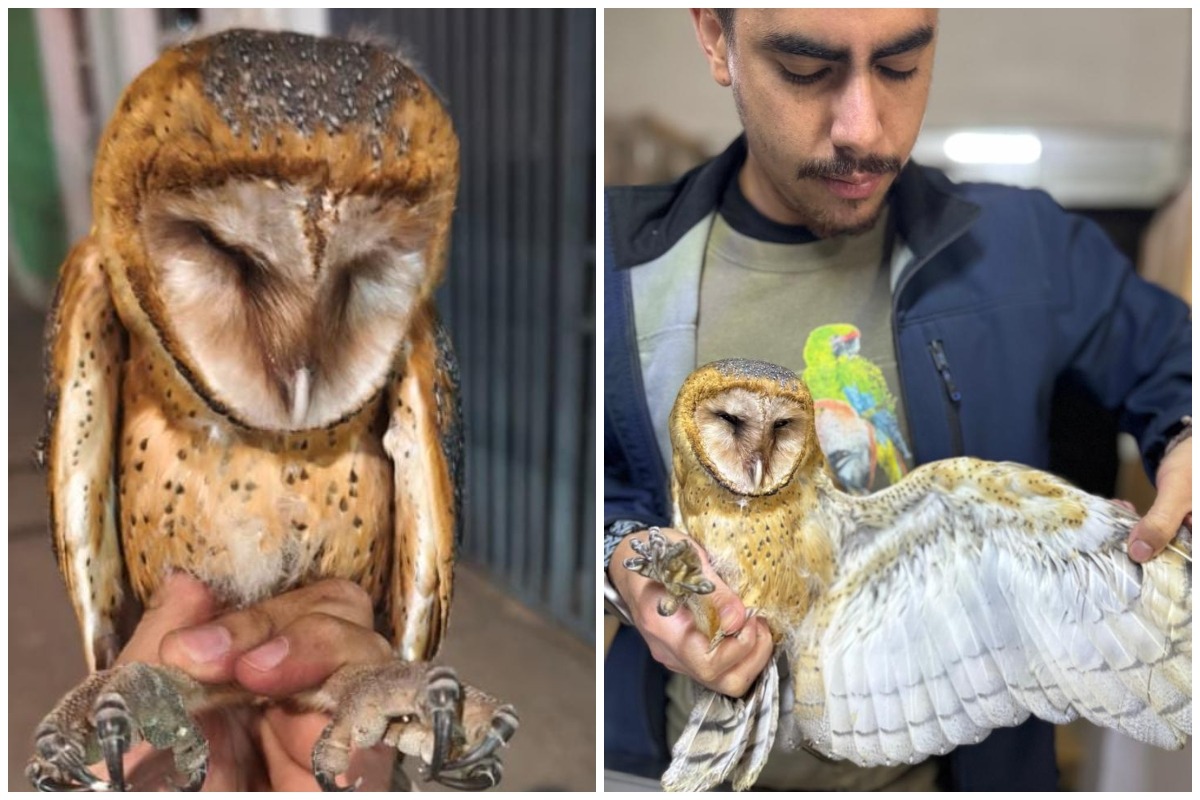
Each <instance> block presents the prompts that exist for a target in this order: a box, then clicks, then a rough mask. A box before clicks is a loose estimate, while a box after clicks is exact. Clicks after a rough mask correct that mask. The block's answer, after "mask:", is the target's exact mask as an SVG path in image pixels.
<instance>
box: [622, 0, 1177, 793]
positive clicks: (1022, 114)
mask: <svg viewBox="0 0 1200 800" xmlns="http://www.w3.org/2000/svg"><path fill="white" fill-rule="evenodd" d="M1191 29H1192V26H1191V11H1190V10H1187V9H1183V10H1137V9H1121V10H1078V11H1076V10H1029V9H1020V10H982V9H945V10H943V11H942V12H941V15H940V23H939V32H938V41H937V56H936V62H935V66H934V73H933V88H932V92H931V94H930V99H929V107H928V111H927V113H926V115H925V124H924V127H923V129H922V132H921V136H920V138H919V139H918V141H917V144H916V147H915V149H914V151H913V159H914V160H916V161H917V162H918V163H923V164H927V165H930V166H935V167H939V168H940V169H943V170H945V171H946V172H947V173H948V174H949V175H950V177H951V178H952V179H955V180H960V181H961V180H979V181H993V182H999V183H1008V184H1015V185H1019V186H1028V187H1038V188H1041V189H1044V190H1045V191H1047V192H1049V193H1050V194H1051V195H1052V196H1053V197H1054V198H1055V199H1056V200H1057V201H1058V202H1059V203H1060V204H1062V205H1063V206H1065V207H1066V208H1067V209H1069V210H1072V211H1075V212H1078V213H1082V214H1084V215H1086V216H1088V217H1091V218H1093V219H1095V220H1096V221H1097V222H1099V223H1100V224H1101V225H1102V226H1103V227H1104V228H1105V229H1106V230H1107V232H1108V233H1109V235H1110V236H1111V237H1112V238H1113V240H1114V242H1115V243H1116V244H1117V246H1118V247H1119V248H1121V250H1122V251H1123V252H1124V253H1125V254H1126V255H1128V256H1129V258H1130V259H1131V260H1132V261H1133V262H1134V263H1135V264H1136V265H1137V268H1138V270H1139V271H1140V272H1141V273H1142V274H1143V275H1144V276H1146V277H1147V278H1149V279H1150V280H1153V281H1155V282H1157V283H1159V284H1161V285H1163V286H1165V287H1166V288H1167V289H1169V290H1171V291H1173V292H1176V293H1177V294H1179V295H1181V296H1183V297H1184V299H1185V300H1187V301H1188V303H1190V302H1191V230H1192V213H1191V135H1192V131H1191V120H1192V105H1191V93H1192V84H1191V76H1192V71H1191V41H1192V40H1191ZM604 32H605V36H604V117H605V120H604V173H605V183H606V184H632V183H657V182H663V181H669V180H672V179H673V178H675V177H676V176H678V175H680V174H682V173H683V172H685V171H687V170H688V169H690V168H691V167H693V166H695V165H696V164H699V163H700V162H701V161H704V160H706V159H708V158H710V157H711V156H714V155H716V154H718V153H720V152H721V151H722V150H724V149H725V147H726V146H727V145H728V144H729V143H730V142H731V141H732V140H733V139H734V138H735V137H736V136H738V135H739V134H740V133H741V125H740V123H739V122H738V118H737V113H736V111H735V109H734V105H733V99H732V97H731V94H730V92H729V90H728V89H725V88H723V87H721V86H718V85H717V84H716V83H715V82H714V81H713V80H712V78H711V76H710V75H709V71H708V65H707V62H706V61H705V59H704V56H703V54H702V53H701V51H700V48H699V46H698V45H697V43H696V37H695V33H694V29H693V27H692V22H691V18H690V15H689V14H688V12H687V11H686V10H684V9H672V10H665V9H649V10H623V9H609V10H606V11H605V13H604ZM962 133H967V134H1001V135H1003V136H1004V137H1007V138H1005V139H1001V140H999V141H1000V144H999V145H996V144H993V145H992V146H991V148H990V153H989V157H985V158H983V159H982V160H981V159H978V158H975V157H973V156H972V154H970V153H967V154H964V153H962V152H961V151H959V150H956V148H955V147H954V146H953V143H950V144H949V145H948V142H949V140H950V137H951V136H953V135H955V134H962ZM959 141H961V139H960V140H959ZM993 141H995V140H993ZM1007 144H1012V145H1015V149H1014V151H1013V152H1012V154H1011V155H1010V156H1009V157H1005V158H998V157H997V156H998V155H999V154H1000V153H1001V152H1002V150H1003V149H1004V147H1005V146H1006V145H1007ZM1035 151H1036V152H1035ZM997 162H1002V163H997ZM1097 431H1099V432H1100V433H1099V435H1097ZM1053 438H1054V441H1053V449H1052V468H1053V469H1054V470H1055V471H1056V472H1058V473H1060V474H1062V475H1065V476H1067V477H1068V478H1070V479H1071V480H1072V481H1074V482H1075V483H1076V484H1078V485H1080V486H1082V487H1084V488H1085V489H1087V490H1088V491H1091V492H1093V493H1095V494H1100V495H1105V496H1110V497H1124V498H1127V499H1129V500H1132V501H1133V502H1134V503H1135V504H1136V505H1137V506H1138V508H1139V510H1140V511H1142V512H1144V511H1145V510H1146V509H1147V508H1149V506H1150V504H1151V502H1153V498H1154V495H1153V489H1152V488H1151V486H1150V484H1149V482H1148V481H1147V480H1146V478H1145V475H1144V473H1143V471H1142V467H1141V461H1140V458H1139V457H1138V454H1137V448H1136V445H1135V444H1134V442H1133V440H1132V439H1131V438H1128V437H1124V436H1123V435H1122V436H1118V434H1117V426H1116V420H1115V418H1114V417H1113V416H1112V415H1110V414H1108V413H1107V412H1105V411H1104V410H1103V409H1099V408H1097V407H1095V405H1094V404H1092V403H1091V402H1090V400H1088V398H1086V397H1081V396H1078V395H1074V394H1071V393H1068V392H1066V391H1061V392H1059V394H1058V396H1057V397H1056V398H1055V416H1054V421H1053ZM605 623H606V639H605V642H606V646H607V644H608V642H610V641H611V636H612V635H613V634H614V632H615V622H614V621H613V620H611V619H608V618H606V620H605ZM614 688H617V687H613V686H609V687H608V691H607V692H606V697H612V696H614ZM1058 750H1059V761H1060V768H1061V772H1062V776H1063V787H1062V788H1064V789H1077V790H1107V791H1113V790H1127V789H1141V790H1187V789H1190V787H1191V746H1190V744H1189V746H1188V748H1187V749H1185V750H1184V751H1182V752H1166V751H1162V750H1157V749H1155V748H1152V747H1149V746H1142V745H1139V744H1137V743H1135V742H1133V741H1131V740H1128V739H1126V738H1124V737H1121V736H1119V735H1117V734H1112V733H1109V732H1107V731H1100V730H1098V729H1095V728H1093V727H1091V726H1090V725H1088V724H1087V723H1079V724H1076V725H1072V726H1068V727H1066V728H1060V729H1059V748H1058ZM608 785H609V786H610V787H611V786H613V785H614V784H613V783H612V782H608Z"/></svg>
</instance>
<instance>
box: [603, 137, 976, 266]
mask: <svg viewBox="0 0 1200 800" xmlns="http://www.w3.org/2000/svg"><path fill="white" fill-rule="evenodd" d="M745 160H746V137H745V135H744V134H743V135H742V136H739V137H738V138H737V139H736V140H734V142H733V143H732V144H731V145H730V146H729V147H727V148H726V149H725V152H723V153H721V154H720V155H719V156H717V157H716V158H714V159H712V160H711V161H708V162H706V163H704V164H701V165H700V166H699V167H696V168H695V169H693V170H691V171H690V172H688V173H687V174H685V175H684V176H683V177H681V178H680V179H679V180H677V181H675V182H674V183H671V184H665V185H657V186H621V187H615V188H612V189H610V190H609V204H608V207H609V213H610V220H611V223H612V226H613V238H612V242H613V246H614V250H615V256H616V267H617V269H627V268H629V267H633V266H637V265H638V264H644V263H646V262H647V261H653V260H654V259H656V258H658V257H660V256H661V255H663V254H664V253H665V252H667V250H669V249H670V248H671V247H672V246H674V244H675V243H676V242H677V241H679V239H680V238H681V237H682V236H683V235H684V234H685V233H686V232H687V231H689V230H691V228H692V227H693V226H694V225H695V224H696V223H697V222H699V221H700V220H701V219H703V218H704V217H705V216H706V215H708V214H711V213H712V212H713V210H714V209H715V208H716V207H717V205H718V204H719V203H720V199H721V193H722V192H723V191H724V190H725V186H726V185H727V184H728V182H729V180H730V179H731V178H732V177H733V173H734V172H736V171H737V170H738V169H739V168H741V165H742V163H743V162H744V161H745ZM888 202H890V203H891V204H892V217H893V219H894V220H895V224H896V230H897V232H898V233H899V234H900V236H901V237H902V238H903V239H904V241H905V242H906V243H907V245H908V248H909V250H910V251H911V252H912V254H913V263H914V264H915V265H920V264H922V263H924V262H925V261H927V260H928V259H929V258H931V257H932V256H933V255H934V254H936V253H937V251H939V250H941V249H942V248H943V247H945V246H946V245H947V244H949V243H950V242H951V241H953V240H954V239H956V238H958V237H959V236H961V235H962V234H963V233H965V232H966V230H967V228H969V227H970V226H971V224H972V223H973V222H974V221H975V219H976V218H977V217H978V216H979V213H980V208H979V206H977V205H976V204H974V203H972V202H969V201H968V200H965V199H963V198H962V197H961V196H960V194H959V191H958V187H957V186H956V185H955V184H954V183H952V182H951V181H950V179H949V178H947V177H946V176H945V174H943V173H942V172H940V171H938V170H936V169H932V168H930V167H922V166H920V165H918V164H915V163H913V162H912V161H911V160H910V161H909V162H908V164H906V165H905V167H904V169H903V170H901V172H900V176H899V178H897V180H896V182H895V184H894V185H893V186H892V189H891V193H890V197H889V199H888Z"/></svg>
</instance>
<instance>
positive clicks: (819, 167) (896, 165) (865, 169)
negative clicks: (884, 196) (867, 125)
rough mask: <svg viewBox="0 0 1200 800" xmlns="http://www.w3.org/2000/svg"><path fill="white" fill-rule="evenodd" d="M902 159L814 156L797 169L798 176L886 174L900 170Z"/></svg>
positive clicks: (834, 176)
mask: <svg viewBox="0 0 1200 800" xmlns="http://www.w3.org/2000/svg"><path fill="white" fill-rule="evenodd" d="M901 166H903V165H902V164H901V163H900V159H898V158H896V157H895V156H879V155H874V154H872V155H867V156H862V157H861V158H854V157H853V156H835V157H834V158H814V159H812V160H811V161H806V162H804V163H803V164H801V165H800V168H799V169H798V170H796V178H797V179H803V178H844V177H846V176H847V175H853V174H855V173H860V174H861V173H868V174H872V175H886V174H888V173H889V172H899V171H900V167H901Z"/></svg>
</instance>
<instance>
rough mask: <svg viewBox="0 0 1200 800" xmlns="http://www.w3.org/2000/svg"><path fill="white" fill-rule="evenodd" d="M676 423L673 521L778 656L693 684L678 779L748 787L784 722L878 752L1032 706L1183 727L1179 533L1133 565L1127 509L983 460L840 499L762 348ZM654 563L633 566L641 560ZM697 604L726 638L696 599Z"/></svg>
mask: <svg viewBox="0 0 1200 800" xmlns="http://www.w3.org/2000/svg"><path fill="white" fill-rule="evenodd" d="M670 427H671V441H672V445H673V447H674V484H673V488H674V496H675V503H676V511H675V521H674V522H675V525H676V527H678V528H680V529H682V530H684V531H685V532H687V533H688V534H689V535H690V536H691V537H692V538H693V539H694V540H695V541H696V542H697V543H699V544H700V545H701V546H702V547H704V549H705V550H706V551H707V553H708V556H709V559H710V560H711V562H712V565H713V568H714V569H715V570H716V572H717V573H718V575H720V576H721V578H722V579H723V580H725V581H726V582H727V583H728V584H729V585H730V586H731V588H732V589H733V590H734V591H735V592H737V593H738V594H739V595H740V596H741V598H742V599H743V601H744V602H745V604H746V606H747V607H748V608H750V609H753V611H754V612H755V613H756V614H757V615H759V616H760V617H762V618H763V619H764V620H765V621H766V622H767V624H768V626H769V627H770V630H771V632H772V634H773V636H774V639H775V641H776V643H777V650H776V658H775V659H773V660H772V662H771V663H770V665H769V666H768V668H767V670H766V671H765V672H764V674H763V676H762V677H760V678H759V680H758V682H757V683H756V685H755V686H754V688H753V689H752V690H751V691H750V692H749V693H748V694H747V696H746V697H745V698H742V699H731V698H727V697H722V696H720V695H716V694H714V693H712V692H708V691H706V690H702V691H701V692H700V701H699V702H698V703H697V705H696V707H695V709H694V710H693V712H692V715H691V718H690V720H689V723H688V726H687V729H686V730H685V732H684V734H683V736H682V737H681V739H680V741H679V743H677V745H676V748H675V751H674V756H675V758H674V761H673V763H672V766H671V769H670V770H668V772H667V773H666V775H664V778H663V782H664V786H665V787H666V788H668V789H693V790H694V789H706V788H711V787H712V786H715V785H716V784H718V783H720V782H722V781H724V780H727V779H728V780H731V781H732V782H733V784H734V786H735V788H738V789H742V788H747V787H749V786H750V785H752V784H753V782H754V780H755V778H756V777H757V775H758V771H759V770H760V769H761V768H762V765H763V763H764V762H765V759H766V755H767V752H768V751H769V749H770V747H771V744H772V742H773V741H774V740H775V738H776V737H777V735H778V737H780V738H782V740H783V743H784V744H785V745H787V746H790V747H793V748H795V747H800V746H804V747H808V748H810V749H812V750H814V751H815V752H817V753H819V754H821V755H823V756H827V757H831V758H835V759H848V760H851V761H853V762H855V763H858V764H860V765H863V766H873V765H882V764H896V763H903V762H909V763H915V762H917V761H920V760H922V759H924V758H927V757H929V756H930V755H934V754H941V753H945V752H948V751H949V750H950V749H952V748H953V747H955V746H957V745H960V744H964V743H970V742H977V741H980V740H981V739H982V738H983V737H984V736H986V735H987V734H988V732H989V731H991V730H992V729H994V728H997V727H1004V726H1010V725H1016V724H1018V723H1020V722H1022V721H1023V720H1024V719H1026V718H1027V717H1028V716H1029V715H1030V714H1031V713H1032V714H1035V715H1036V716H1038V717H1041V718H1043V719H1046V720H1049V721H1051V722H1056V723H1063V722H1067V721H1070V720H1073V719H1077V718H1079V717H1084V718H1086V719H1088V720H1090V721H1092V722H1094V723H1096V724H1099V725H1104V726H1107V727H1111V728H1115V729H1116V730H1118V731H1121V732H1123V733H1125V734H1128V735H1130V736H1132V737H1134V738H1136V739H1139V740H1141V741H1145V742H1149V743H1152V744H1155V745H1158V746H1160V747H1168V748H1176V747H1180V746H1182V745H1183V743H1184V742H1185V740H1186V738H1187V737H1188V736H1189V735H1190V734H1191V641H1192V640H1191V608H1192V605H1191V542H1190V533H1189V532H1188V531H1186V529H1185V530H1181V531H1180V534H1179V536H1178V537H1177V538H1176V539H1175V541H1174V542H1173V543H1172V544H1171V545H1170V546H1169V547H1168V549H1167V551H1166V552H1164V553H1163V554H1161V555H1160V556H1158V557H1157V558H1156V559H1154V560H1153V561H1151V562H1150V563H1148V564H1145V565H1138V564H1136V563H1134V562H1133V561H1131V560H1130V559H1129V558H1128V556H1127V555H1126V553H1125V541H1126V539H1127V537H1128V535H1129V531H1130V529H1131V528H1132V527H1133V525H1134V523H1136V521H1137V517H1136V516H1135V515H1134V514H1132V513H1130V512H1128V511H1126V510H1125V509H1124V508H1122V507H1120V506H1118V505H1116V504H1114V503H1112V502H1110V501H1107V500H1104V499H1101V498H1097V497H1093V496H1091V495H1088V494H1086V493H1085V492H1082V491H1080V490H1078V489H1076V488H1074V487H1073V486H1071V485H1069V484H1068V483H1066V482H1064V481H1062V480H1060V479H1058V478H1056V477H1054V476H1052V475H1049V474H1047V473H1044V472H1039V471H1037V470H1033V469H1029V468H1026V467H1023V466H1020V465H1017V464H1009V463H991V462H986V461H980V460H977V459H971V458H957V459H950V460H946V461H940V462H935V463H932V464H928V465H926V466H924V467H921V468H919V469H917V470H914V471H913V472H912V473H911V474H910V475H908V476H907V477H906V478H905V479H904V480H902V481H900V482H899V483H897V484H895V485H893V486H891V487H890V488H888V489H885V490H884V491H882V492H879V493H877V494H874V495H869V496H865V497H860V496H853V495H849V494H845V493H843V492H841V491H839V490H838V489H837V488H836V487H835V485H834V482H833V480H832V477H831V474H830V472H829V468H828V465H827V464H826V462H825V459H824V457H823V456H822V454H821V451H820V449H819V445H818V441H817V437H816V433H815V427H814V409H813V402H812V399H811V397H810V395H809V393H808V390H807V389H806V388H805V386H804V384H803V383H802V382H801V381H799V380H798V379H797V378H796V376H795V375H794V374H792V373H791V372H789V371H787V370H785V369H782V368H780V367H776V366H774V365H770V364H763V363H761V362H753V361H740V360H730V361H721V362H716V363H714V364H710V365H708V366H706V367H702V368H701V369H699V370H697V371H696V372H695V373H693V374H692V376H691V377H690V378H689V379H688V380H687V381H686V382H685V384H684V386H683V388H682V389H681V390H680V393H679V396H678V399H677V400H676V404H675V408H674V411H673V413H672V417H671V421H670ZM659 538H660V539H661V537H659ZM643 549H644V548H643ZM640 560H644V559H631V560H630V561H631V562H633V563H631V564H629V566H630V567H632V568H635V569H639V570H640V571H643V572H644V573H645V572H647V570H646V569H645V568H644V565H643V564H641V563H638V562H639V561H640ZM651 560H653V559H651ZM660 567H661V565H656V568H660ZM663 572H664V571H663V570H662V569H661V568H660V569H659V573H660V574H662V573H663ZM695 579H696V576H695V575H694V574H693V575H688V576H687V578H686V580H689V581H691V582H693V583H694V582H695ZM669 588H670V587H669ZM686 602H687V604H688V605H689V606H690V607H691V608H692V609H693V611H694V612H695V613H696V615H697V620H698V622H699V624H700V625H701V627H702V629H705V630H706V632H707V633H708V634H709V635H711V636H713V637H714V638H718V637H719V636H720V635H721V634H720V632H719V631H717V630H714V629H713V628H712V627H708V628H705V626H706V625H711V620H714V619H715V616H714V615H713V614H711V613H710V612H709V610H707V609H706V608H705V604H706V603H705V599H704V595H702V594H700V595H691V596H690V597H689V598H688V599H687V600H686ZM783 668H786V671H785V670H784V669H783ZM789 676H790V677H789ZM777 726H778V727H777Z"/></svg>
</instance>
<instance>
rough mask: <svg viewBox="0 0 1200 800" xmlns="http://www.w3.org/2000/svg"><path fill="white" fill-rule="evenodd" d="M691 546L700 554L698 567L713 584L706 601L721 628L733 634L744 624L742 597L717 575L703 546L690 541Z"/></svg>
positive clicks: (744, 610) (744, 615)
mask: <svg viewBox="0 0 1200 800" xmlns="http://www.w3.org/2000/svg"><path fill="white" fill-rule="evenodd" d="M692 546H693V547H695V549H696V552H697V553H699V554H700V569H701V571H703V572H704V577H706V578H708V579H709V581H711V582H712V585H713V590H712V592H710V593H709V594H708V595H706V598H707V601H708V603H709V604H710V607H711V608H712V609H714V610H715V611H716V614H717V616H718V618H719V619H720V622H721V630H722V631H724V632H725V633H727V634H729V635H733V634H735V633H737V632H738V631H740V630H741V629H742V626H743V625H745V624H746V604H745V603H743V602H742V598H740V597H738V596H737V593H736V592H734V591H733V589H730V588H729V584H727V583H725V581H723V580H721V579H720V578H719V577H717V573H716V572H715V571H714V570H713V568H712V564H710V563H709V561H708V553H706V552H705V551H704V548H703V547H700V546H699V545H697V544H696V543H695V542H693V543H692Z"/></svg>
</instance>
